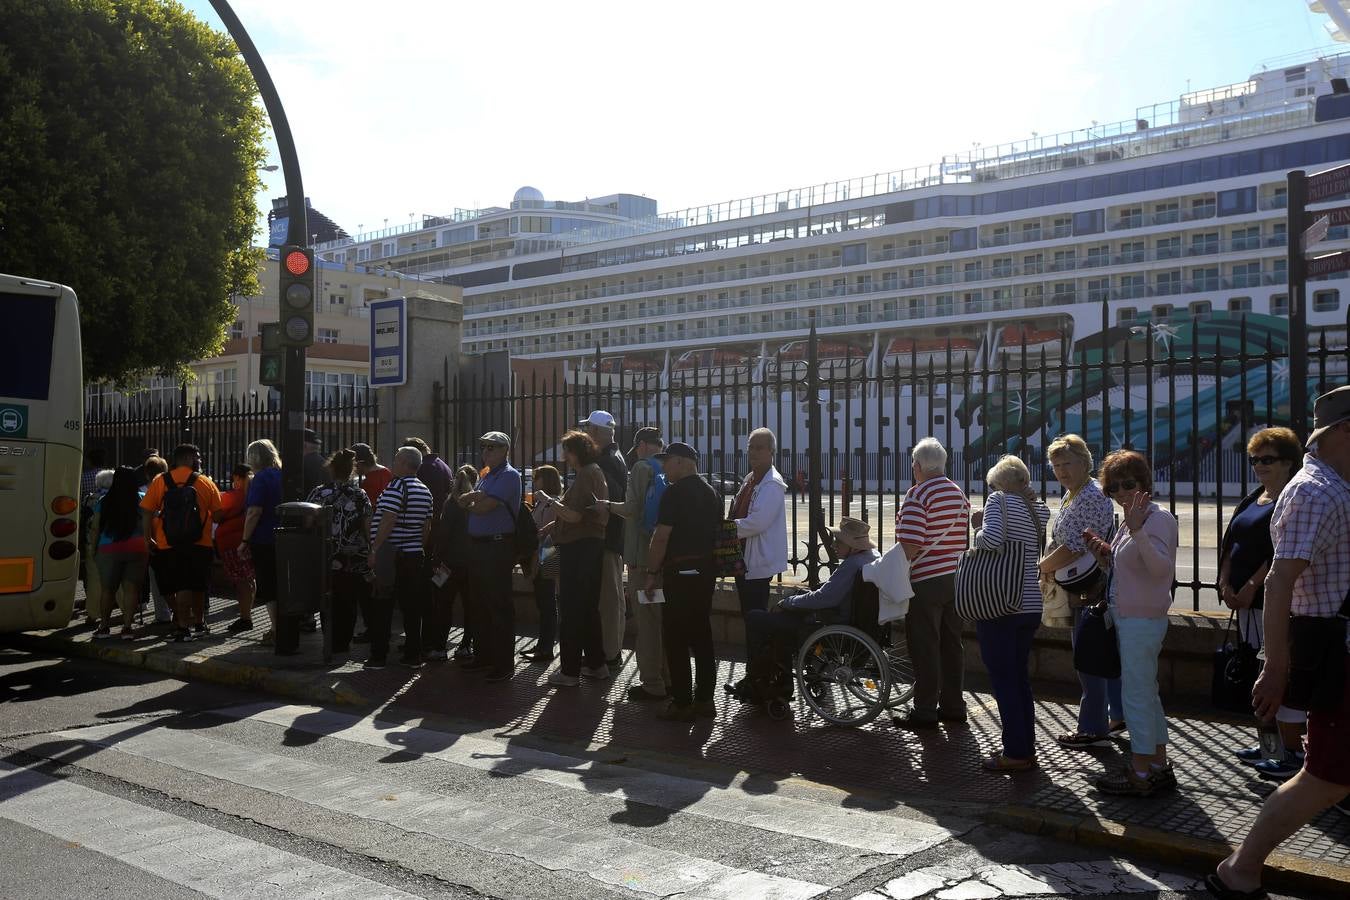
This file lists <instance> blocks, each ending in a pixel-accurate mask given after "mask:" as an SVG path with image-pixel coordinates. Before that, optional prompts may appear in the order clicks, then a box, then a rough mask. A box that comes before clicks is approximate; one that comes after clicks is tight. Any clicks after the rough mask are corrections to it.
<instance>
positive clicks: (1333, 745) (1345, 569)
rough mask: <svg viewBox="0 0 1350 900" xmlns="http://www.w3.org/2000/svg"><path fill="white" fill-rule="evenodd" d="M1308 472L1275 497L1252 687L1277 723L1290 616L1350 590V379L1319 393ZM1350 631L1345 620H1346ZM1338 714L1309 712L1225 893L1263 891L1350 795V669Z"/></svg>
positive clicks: (1327, 609) (1220, 886)
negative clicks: (1278, 856) (1301, 832)
mask: <svg viewBox="0 0 1350 900" xmlns="http://www.w3.org/2000/svg"><path fill="white" fill-rule="evenodd" d="M1314 415H1315V419H1314V429H1313V432H1312V434H1310V435H1309V436H1308V448H1309V450H1308V454H1307V455H1306V456H1305V457H1304V458H1303V470H1302V471H1300V472H1299V473H1298V474H1297V475H1295V476H1294V477H1293V479H1292V480H1291V481H1290V482H1289V484H1288V485H1287V486H1286V487H1285V489H1284V491H1283V492H1282V493H1281V494H1280V498H1279V500H1277V501H1276V502H1275V512H1274V515H1273V517H1272V519H1271V522H1270V532H1271V537H1272V539H1273V541H1274V544H1275V562H1274V564H1273V565H1272V566H1271V569H1270V574H1269V575H1267V576H1266V606H1265V614H1264V617H1263V618H1264V622H1265V628H1266V641H1265V653H1266V665H1265V668H1264V669H1263V670H1262V672H1261V676H1260V678H1258V679H1257V682H1256V686H1255V687H1254V688H1253V689H1252V701H1253V706H1254V707H1255V710H1256V715H1257V717H1258V718H1261V719H1267V720H1268V719H1271V718H1273V717H1274V715H1275V710H1276V709H1278V708H1279V705H1280V703H1281V701H1283V700H1284V693H1285V688H1286V687H1287V685H1288V682H1289V616H1290V615H1291V614H1292V615H1297V616H1314V617H1318V618H1327V619H1334V618H1336V616H1337V614H1338V612H1339V611H1340V609H1341V606H1342V604H1343V603H1344V602H1345V600H1346V596H1347V593H1350V385H1346V386H1344V387H1339V388H1337V389H1336V390H1334V391H1331V392H1329V393H1326V394H1323V395H1322V396H1320V397H1318V398H1317V404H1316V406H1315V408H1314ZM1342 627H1344V622H1342ZM1342 677H1343V678H1344V679H1345V682H1346V683H1345V686H1344V690H1343V691H1342V694H1341V704H1340V709H1339V710H1330V711H1328V710H1310V711H1309V712H1308V734H1307V737H1306V738H1305V739H1304V750H1305V758H1304V763H1303V769H1302V771H1300V772H1299V773H1298V774H1297V775H1295V776H1294V777H1293V778H1291V779H1289V780H1288V781H1286V782H1285V783H1284V784H1282V785H1280V787H1279V789H1278V790H1276V791H1275V793H1273V794H1271V795H1270V798H1269V799H1267V800H1266V804H1265V806H1263V807H1262V808H1261V815H1260V816H1259V817H1257V820H1256V824H1255V825H1254V826H1253V827H1252V830H1251V833H1250V834H1248V835H1247V838H1246V840H1244V841H1243V842H1242V844H1241V846H1239V847H1238V848H1237V850H1235V851H1234V852H1233V854H1232V855H1231V856H1229V857H1228V858H1227V859H1225V860H1224V861H1223V862H1222V863H1220V864H1219V867H1218V869H1217V870H1216V871H1215V872H1214V873H1213V874H1211V875H1210V876H1209V877H1208V878H1207V879H1205V883H1206V886H1207V887H1208V888H1209V889H1210V892H1211V893H1213V894H1214V895H1216V896H1218V897H1221V898H1234V897H1263V896H1265V893H1264V892H1263V891H1261V868H1262V866H1263V865H1264V864H1265V861H1266V857H1267V856H1269V855H1270V854H1271V852H1272V851H1274V849H1275V848H1276V847H1277V846H1279V844H1280V843H1281V842H1282V841H1283V840H1284V839H1285V838H1287V837H1289V835H1291V834H1293V833H1294V832H1295V831H1296V830H1298V829H1299V828H1300V827H1302V826H1303V825H1304V824H1305V823H1307V822H1309V821H1310V820H1311V819H1312V818H1313V817H1314V816H1316V815H1317V814H1318V813H1320V812H1322V810H1324V809H1326V808H1327V807H1328V806H1331V805H1332V804H1333V803H1335V804H1341V805H1342V811H1343V812H1344V811H1345V809H1344V803H1345V800H1346V797H1347V794H1350V665H1346V666H1345V673H1344V674H1343V676H1342Z"/></svg>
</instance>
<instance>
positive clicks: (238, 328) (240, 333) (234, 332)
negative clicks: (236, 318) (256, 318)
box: [230, 322, 244, 341]
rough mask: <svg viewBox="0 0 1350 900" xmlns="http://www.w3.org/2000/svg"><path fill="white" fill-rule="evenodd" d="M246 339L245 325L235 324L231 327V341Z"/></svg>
mask: <svg viewBox="0 0 1350 900" xmlns="http://www.w3.org/2000/svg"><path fill="white" fill-rule="evenodd" d="M243 337H244V323H243V322H235V323H234V324H233V325H231V326H230V340H232V341H237V340H241V339H242V338H243Z"/></svg>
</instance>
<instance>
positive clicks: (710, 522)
mask: <svg viewBox="0 0 1350 900" xmlns="http://www.w3.org/2000/svg"><path fill="white" fill-rule="evenodd" d="M656 458H657V459H659V460H661V463H662V465H663V467H664V469H665V473H666V480H667V481H668V482H669V484H670V486H669V487H667V488H666V491H665V493H664V494H662V495H661V507H660V511H659V512H658V513H657V517H656V531H655V532H654V533H653V534H652V542H651V547H650V548H649V549H648V551H647V583H646V587H647V590H653V589H654V588H656V587H657V586H658V584H659V585H660V586H661V587H662V588H663V589H664V592H665V604H664V606H663V607H662V610H661V630H662V636H663V641H664V644H665V651H666V665H667V666H668V667H669V669H670V683H669V685H668V691H667V692H668V693H669V694H670V706H669V707H667V708H666V709H665V710H664V711H662V712H661V713H660V714H659V715H660V717H661V718H663V719H674V720H676V721H685V722H687V721H690V720H692V719H693V718H694V717H695V716H706V717H708V718H711V717H713V716H714V715H716V709H715V708H714V706H713V687H714V684H715V681H716V678H717V659H716V657H714V656H713V639H712V596H713V587H714V585H715V583H716V569H715V568H714V562H713V545H714V543H715V541H716V538H717V528H718V523H719V522H720V521H721V519H722V498H721V497H719V496H718V495H717V492H716V491H714V490H713V489H712V487H711V486H710V485H709V484H708V483H707V482H706V481H704V480H703V479H702V478H700V477H698V451H697V450H695V449H694V448H693V447H690V446H689V445H688V444H681V443H678V442H677V443H673V444H671V445H669V446H668V447H666V451H665V452H664V453H658V454H656ZM691 651H692V652H693V655H694V671H695V672H696V673H697V676H698V678H697V681H698V690H697V692H695V691H694V690H693V689H692V688H693V685H692V681H693V679H691V677H690V671H689V654H690V652H691Z"/></svg>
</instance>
